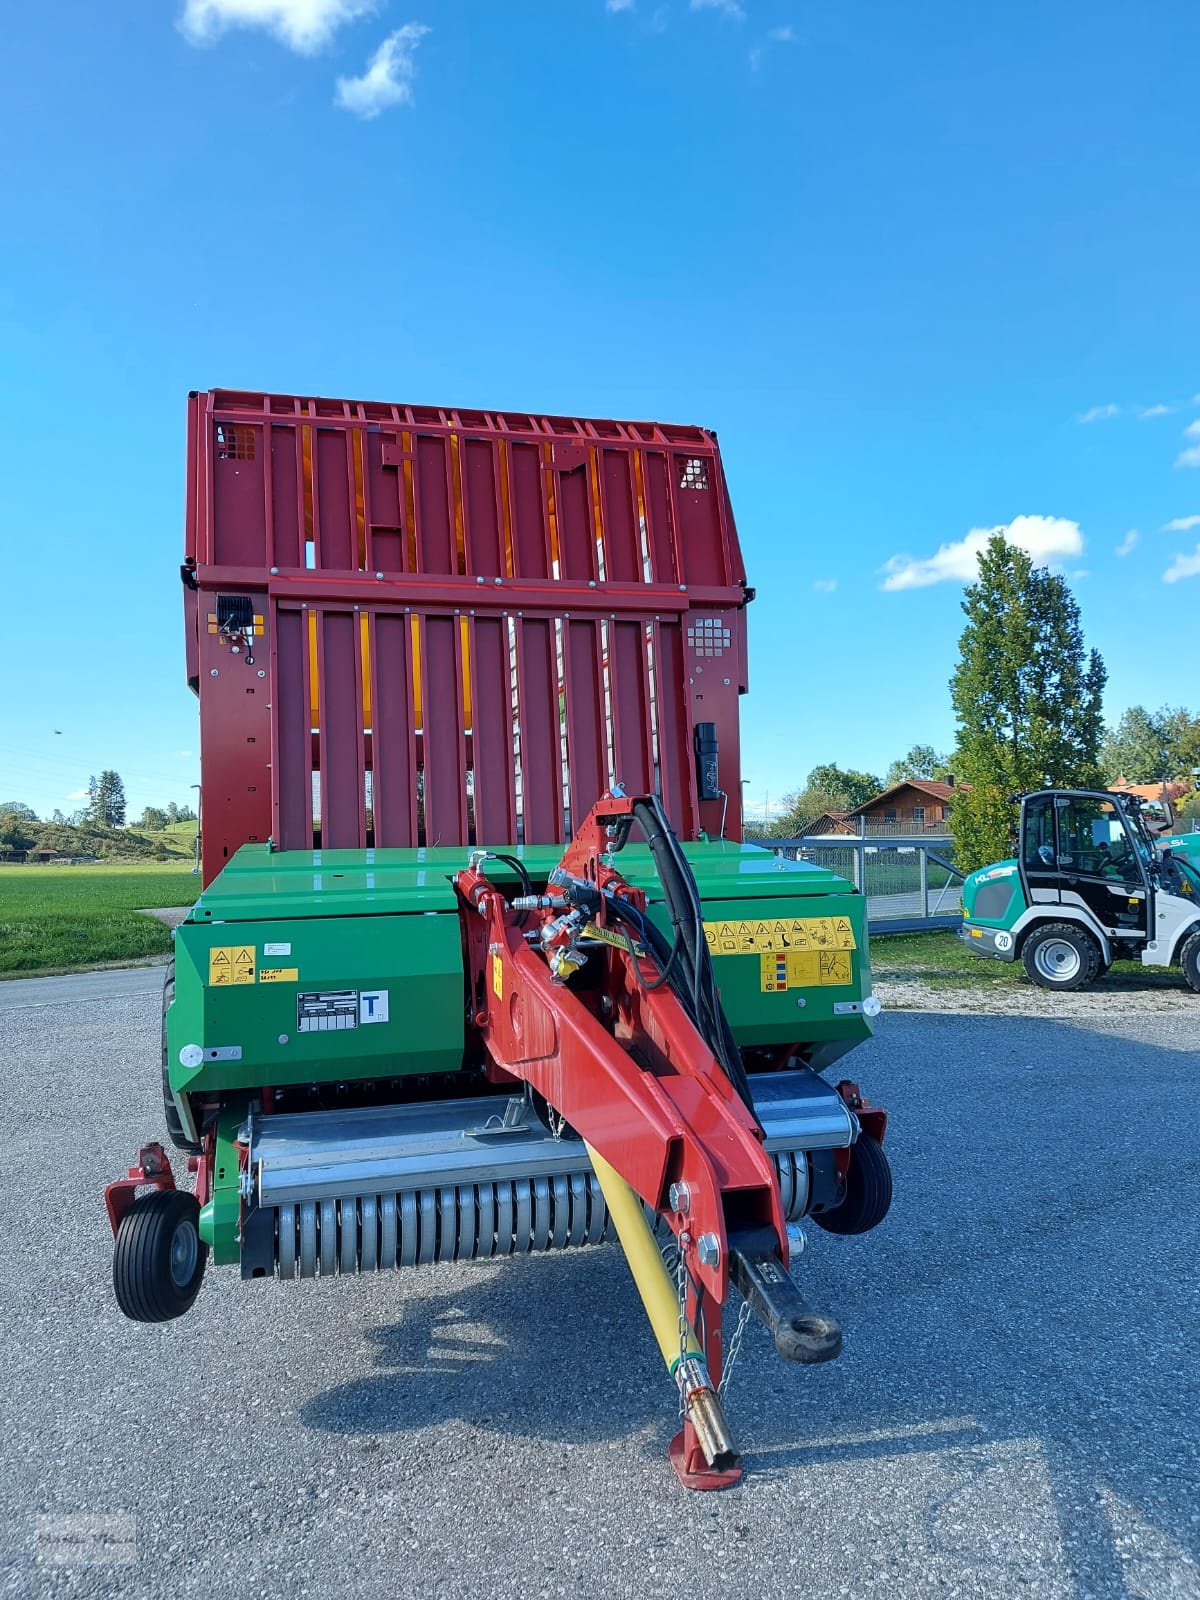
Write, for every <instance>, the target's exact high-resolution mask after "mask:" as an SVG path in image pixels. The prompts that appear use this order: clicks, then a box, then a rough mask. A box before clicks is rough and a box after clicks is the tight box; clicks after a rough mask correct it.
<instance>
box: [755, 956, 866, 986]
mask: <svg viewBox="0 0 1200 1600" xmlns="http://www.w3.org/2000/svg"><path fill="white" fill-rule="evenodd" d="M852 977H853V966H852V958H851V955H850V952H849V950H790V951H786V952H783V953H781V954H779V955H765V956H759V958H758V987H759V988H760V989H761V990H762V992H763V994H782V993H783V992H784V991H785V990H787V989H819V988H823V987H825V986H827V985H830V986H832V985H838V984H848V983H849V982H850V981H851V978H852Z"/></svg>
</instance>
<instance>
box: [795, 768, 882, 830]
mask: <svg viewBox="0 0 1200 1600" xmlns="http://www.w3.org/2000/svg"><path fill="white" fill-rule="evenodd" d="M882 787H883V785H882V784H881V783H880V781H879V779H878V778H877V777H876V776H875V774H874V773H872V772H856V771H854V769H853V768H852V767H851V768H846V769H843V768H841V767H839V766H838V765H837V763H836V762H835V761H826V762H823V763H822V764H821V765H820V766H816V767H814V768H813V769H812V771H811V772H810V773H809V775H808V781H807V783H806V784H805V786H804V788H803V789H797V790H795V791H793V793H791V794H785V795H784V797H783V811H782V812H781V813H780V815H779V816H778V817H777V818H776V819H775V821H774V822H773V823H771V824H770V826H769V828H768V830H767V831H768V832H769V833H770V834H772V835H773V836H774V837H775V838H777V839H790V838H792V837H794V835H796V834H797V833H799V832H800V830H801V829H802V828H803V827H804V826H805V824H806V823H809V822H811V821H812V820H813V818H814V817H819V816H821V815H822V814H823V813H824V812H826V811H851V810H853V809H854V807H855V806H860V805H862V804H863V803H864V802H865V801H867V800H870V799H872V798H873V797H874V796H875V795H877V794H878V793H879V791H880V790H881V789H882Z"/></svg>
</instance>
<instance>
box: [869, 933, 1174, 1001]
mask: <svg viewBox="0 0 1200 1600" xmlns="http://www.w3.org/2000/svg"><path fill="white" fill-rule="evenodd" d="M871 971H872V973H873V974H874V975H875V977H876V978H882V979H883V980H885V981H886V980H887V979H889V978H892V979H899V980H903V979H906V978H907V979H913V978H919V979H920V980H921V982H922V983H927V984H929V985H930V987H931V988H934V989H977V988H979V987H981V986H984V987H989V986H990V987H993V988H996V987H999V988H1019V987H1020V986H1021V985H1023V984H1028V982H1029V979H1028V978H1027V977H1026V976H1025V969H1024V967H1022V965H1021V963H1020V962H1019V961H995V960H991V959H989V958H986V957H982V956H973V955H972V954H971V953H970V951H969V950H968V949H967V948H966V946H965V945H964V944H963V942H962V940H961V939H960V938H959V937H958V935H957V934H956V933H954V932H953V931H944V932H936V933H877V934H873V935H872V937H871ZM1100 982H1101V983H1102V984H1103V985H1104V987H1105V988H1106V989H1113V988H1131V989H1132V988H1136V989H1147V988H1167V989H1178V988H1179V987H1180V985H1181V984H1182V982H1183V979H1182V978H1181V977H1180V975H1179V969H1178V967H1143V966H1142V964H1141V962H1140V961H1114V962H1113V965H1112V967H1111V968H1110V969H1109V971H1108V972H1107V973H1106V974H1105V976H1104V977H1103V978H1101V979H1100Z"/></svg>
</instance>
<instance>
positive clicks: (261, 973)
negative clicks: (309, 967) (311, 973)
mask: <svg viewBox="0 0 1200 1600" xmlns="http://www.w3.org/2000/svg"><path fill="white" fill-rule="evenodd" d="M258 981H259V983H298V982H299V981H300V968H299V967H259V969H258Z"/></svg>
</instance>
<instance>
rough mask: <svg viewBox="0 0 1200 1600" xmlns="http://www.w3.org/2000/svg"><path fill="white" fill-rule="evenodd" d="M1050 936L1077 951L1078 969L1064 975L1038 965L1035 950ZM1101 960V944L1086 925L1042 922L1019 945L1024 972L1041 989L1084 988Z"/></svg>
mask: <svg viewBox="0 0 1200 1600" xmlns="http://www.w3.org/2000/svg"><path fill="white" fill-rule="evenodd" d="M1051 940H1058V941H1060V942H1062V943H1063V944H1069V945H1070V946H1071V948H1072V949H1073V950H1076V951H1077V952H1078V954H1079V966H1078V968H1077V970H1076V971H1074V972H1072V973H1071V974H1070V976H1068V977H1066V978H1056V977H1052V976H1051V975H1050V974H1049V973H1047V972H1046V971H1045V970H1044V969H1043V968H1040V967H1039V966H1038V962H1037V953H1038V950H1039V948H1040V946H1042V945H1044V944H1049V943H1050V942H1051ZM1103 964H1104V963H1103V957H1102V956H1101V954H1100V946H1099V945H1098V944H1097V943H1096V941H1095V939H1093V938H1092V936H1091V934H1090V933H1088V932H1087V930H1086V929H1085V928H1078V927H1076V926H1075V925H1074V923H1071V922H1043V923H1042V924H1041V925H1040V926H1039V927H1037V928H1034V930H1033V931H1032V933H1030V934H1028V935H1027V936H1026V938H1025V940H1024V942H1023V944H1022V945H1021V965H1022V966H1023V967H1024V968H1025V975H1026V977H1027V978H1028V979H1029V981H1030V982H1031V983H1036V984H1037V985H1038V987H1039V988H1041V989H1058V990H1060V991H1069V990H1072V989H1086V988H1087V986H1088V984H1089V983H1094V982H1095V981H1096V978H1097V976H1098V975H1099V973H1100V970H1101V967H1102V966H1103Z"/></svg>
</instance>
